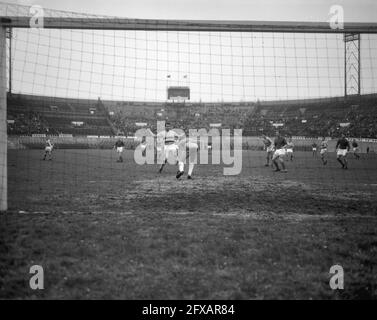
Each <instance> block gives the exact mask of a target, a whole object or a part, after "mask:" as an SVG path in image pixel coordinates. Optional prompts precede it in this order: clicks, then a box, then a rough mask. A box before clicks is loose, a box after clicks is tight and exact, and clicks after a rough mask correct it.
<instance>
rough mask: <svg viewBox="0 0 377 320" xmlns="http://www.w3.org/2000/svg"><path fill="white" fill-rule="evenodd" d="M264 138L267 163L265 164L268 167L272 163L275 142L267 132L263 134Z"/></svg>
mask: <svg viewBox="0 0 377 320" xmlns="http://www.w3.org/2000/svg"><path fill="white" fill-rule="evenodd" d="M262 140H263V144H264V150H265V151H266V164H265V166H266V167H268V166H269V165H270V160H271V159H272V155H273V153H274V143H273V141H272V139H270V138H269V137H267V136H266V135H265V134H263V135H262Z"/></svg>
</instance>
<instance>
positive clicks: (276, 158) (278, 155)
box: [272, 132, 287, 172]
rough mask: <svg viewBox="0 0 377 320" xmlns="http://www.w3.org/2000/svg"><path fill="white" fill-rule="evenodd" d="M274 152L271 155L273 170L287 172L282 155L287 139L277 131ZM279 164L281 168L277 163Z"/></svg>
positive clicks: (284, 152)
mask: <svg viewBox="0 0 377 320" xmlns="http://www.w3.org/2000/svg"><path fill="white" fill-rule="evenodd" d="M274 144H275V152H274V155H273V156H272V163H273V164H274V165H275V171H281V172H287V170H286V169H285V164H284V156H285V154H286V149H285V148H286V146H287V141H286V140H285V138H284V137H283V136H282V135H280V133H279V132H277V135H276V138H275V141H274ZM279 162H280V165H281V168H282V169H280V168H279V164H278V163H279Z"/></svg>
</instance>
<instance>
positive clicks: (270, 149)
mask: <svg viewBox="0 0 377 320" xmlns="http://www.w3.org/2000/svg"><path fill="white" fill-rule="evenodd" d="M274 150H275V149H274V146H269V147H267V148H266V152H267V153H269V152H274Z"/></svg>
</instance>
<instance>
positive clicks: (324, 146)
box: [320, 138, 328, 165]
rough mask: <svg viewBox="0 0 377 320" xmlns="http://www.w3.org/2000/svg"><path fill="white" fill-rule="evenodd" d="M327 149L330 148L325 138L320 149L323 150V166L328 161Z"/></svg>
mask: <svg viewBox="0 0 377 320" xmlns="http://www.w3.org/2000/svg"><path fill="white" fill-rule="evenodd" d="M327 147H328V144H327V141H326V138H323V139H322V141H321V145H320V148H321V151H320V155H321V160H322V163H323V165H326V164H327V159H326V154H327Z"/></svg>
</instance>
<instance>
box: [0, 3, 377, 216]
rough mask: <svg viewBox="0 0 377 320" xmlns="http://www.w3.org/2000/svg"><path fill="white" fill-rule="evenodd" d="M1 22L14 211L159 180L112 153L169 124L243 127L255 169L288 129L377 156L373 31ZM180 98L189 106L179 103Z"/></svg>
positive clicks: (24, 18)
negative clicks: (266, 141)
mask: <svg viewBox="0 0 377 320" xmlns="http://www.w3.org/2000/svg"><path fill="white" fill-rule="evenodd" d="M0 16H2V22H1V24H2V26H3V29H4V30H5V31H6V35H5V37H4V38H6V40H5V41H6V43H5V46H4V48H3V51H4V52H3V54H5V55H6V56H5V57H4V55H3V62H4V64H3V66H5V70H2V71H3V73H2V74H4V77H5V78H4V77H3V78H4V79H3V85H5V86H6V100H7V113H6V121H7V135H8V149H9V153H8V169H9V170H8V174H9V175H11V176H12V178H8V185H9V190H8V194H9V196H10V199H11V200H10V207H11V208H15V209H21V208H25V207H26V208H29V207H31V208H33V207H34V206H35V208H40V207H43V203H44V202H47V203H49V204H50V205H51V203H57V204H59V199H60V198H59V197H65V199H70V197H72V199H73V200H72V206H73V204H75V206H77V204H78V203H80V192H79V191H78V190H79V189H77V188H78V187H80V188H82V189H83V190H84V191H85V192H87V194H91V195H92V197H93V199H87V200H88V201H87V202H85V203H86V205H87V204H88V203H91V201H93V202H96V203H98V202H100V201H105V200H104V199H103V198H102V197H103V195H104V194H106V190H109V188H110V189H111V190H112V193H114V192H115V193H116V192H120V191H114V190H120V188H122V187H123V186H124V185H125V184H127V183H129V180H128V179H133V180H132V181H133V182H135V181H143V180H148V179H150V177H151V175H154V174H155V171H156V170H155V169H156V168H157V167H152V168H151V167H148V168H143V169H140V168H139V169H138V170H140V173H139V172H138V171H135V170H134V169H133V167H132V163H133V156H132V152H130V153H129V154H127V151H126V154H127V155H126V156H125V155H123V157H124V158H125V159H126V160H127V161H126V160H125V162H126V163H125V164H124V165H123V166H121V165H119V163H117V162H116V161H117V160H118V156H119V154H117V153H116V151H115V150H112V148H113V147H114V145H115V142H116V141H117V140H118V139H119V137H120V139H122V140H123V141H124V143H125V148H126V149H127V150H132V149H134V148H135V147H136V146H137V145H138V144H139V143H140V141H139V140H137V139H135V132H136V131H137V130H138V129H140V128H148V129H150V130H151V132H153V133H154V134H155V133H156V129H157V121H165V122H169V123H170V125H171V126H172V127H176V128H181V129H183V130H186V131H187V130H188V129H190V128H194V129H201V128H204V129H206V130H210V129H211V128H219V129H220V130H221V129H231V130H234V129H242V130H243V143H242V147H243V149H244V150H255V151H260V153H257V156H256V158H253V157H254V156H252V155H248V156H247V158H246V159H247V162H246V163H245V164H244V167H253V166H255V167H258V166H260V165H263V163H264V157H265V155H264V153H262V152H261V151H262V148H263V143H262V141H261V139H260V138H259V137H260V135H262V134H266V135H268V136H270V137H273V136H274V135H275V132H276V131H277V130H279V131H280V132H281V133H283V134H284V135H285V136H286V137H292V138H293V140H294V143H295V148H296V150H297V151H299V152H305V151H308V153H307V154H306V155H305V156H304V157H307V156H308V155H310V157H311V152H312V145H313V144H314V143H315V144H317V145H318V150H319V144H320V141H321V140H320V137H326V138H327V139H328V141H329V148H331V149H332V150H334V147H335V143H336V139H337V138H338V137H339V136H340V135H341V134H342V133H345V134H346V135H347V137H348V138H357V139H358V143H359V148H361V151H360V152H361V153H366V152H367V151H372V150H373V149H375V150H376V151H377V144H376V140H374V139H376V138H377V136H376V119H377V118H376V111H375V108H374V109H373V107H375V105H376V102H377V79H376V78H377V34H376V33H375V31H376V29H373V28H368V26H361V27H352V28H351V27H350V28H349V31H347V30H348V29H346V30H335V31H334V30H332V29H331V28H330V27H329V26H326V24H303V26H304V28H300V27H296V28H295V24H291V25H289V24H284V23H281V24H279V23H270V24H268V23H265V24H263V23H254V24H253V23H245V22H239V23H237V22H226V21H223V22H221V21H218V22H193V21H191V22H185V21H161V20H154V21H147V20H133V19H121V18H112V17H102V16H93V15H87V14H78V13H70V12H61V11H53V10H48V9H46V8H40V7H24V6H18V5H9V4H0ZM347 35H348V38H347ZM3 69H4V68H3ZM171 88H178V89H181V91H182V92H184V93H182V95H183V96H184V97H183V98H182V96H180V94H177V97H178V98H179V99H171V97H170V96H168V94H167V93H168V92H169V89H171ZM371 110H372V111H373V112H371ZM3 134H4V133H3ZM48 139H50V141H51V143H52V144H54V146H55V150H54V151H53V153H52V161H51V162H48V159H49V154H47V157H46V154H45V147H46V140H48ZM367 148H368V149H367ZM5 152H6V150H5V151H3V153H5ZM44 157H45V159H46V161H45V162H44V161H42V159H44ZM318 157H319V155H318ZM3 159H6V157H3ZM255 159H257V160H255ZM298 161H299V163H300V164H301V165H302V166H303V167H305V168H309V169H312V167H311V164H308V163H307V162H306V160H305V161H304V160H298ZM300 161H301V162H300ZM2 165H3V167H4V166H5V165H6V163H4V162H2ZM166 170H167V171H168V172H174V173H175V170H176V169H172V168H168V169H166ZM169 170H170V171H169ZM211 170H212V169H211ZM211 170H209V171H211ZM364 174H365V178H366V179H368V173H367V172H366V171H365V170H364ZM328 175H330V176H331V173H328ZM3 176H5V173H3ZM153 177H154V176H153ZM354 177H357V176H356V174H355V176H354ZM159 179H160V178H159ZM334 179H335V178H334ZM135 183H136V182H135ZM114 186H115V188H114ZM142 188H144V189H145V188H146V187H145V186H144V185H143V186H142ZM144 189H143V190H144ZM80 190H81V189H80ZM139 191H140V190H139ZM144 191H145V192H148V191H147V190H144ZM3 194H4V193H3ZM131 195H132V193H129V196H131ZM88 197H89V196H88ZM107 199H108V198H107ZM110 202H111V200H110ZM22 204H23V205H22ZM3 206H4V205H3Z"/></svg>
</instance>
